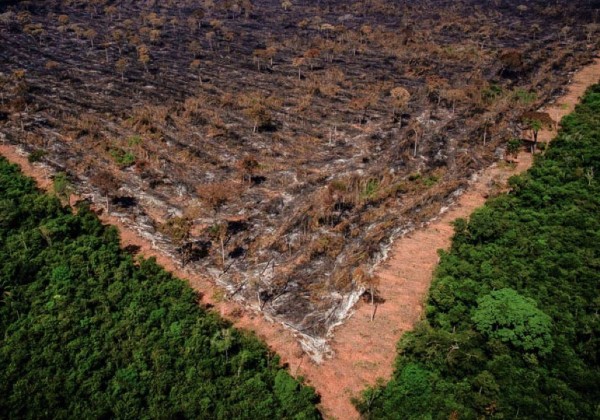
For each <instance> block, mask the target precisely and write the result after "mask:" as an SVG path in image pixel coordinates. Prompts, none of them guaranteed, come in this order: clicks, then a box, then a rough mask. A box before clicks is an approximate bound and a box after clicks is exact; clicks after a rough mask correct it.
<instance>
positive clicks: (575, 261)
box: [357, 85, 600, 419]
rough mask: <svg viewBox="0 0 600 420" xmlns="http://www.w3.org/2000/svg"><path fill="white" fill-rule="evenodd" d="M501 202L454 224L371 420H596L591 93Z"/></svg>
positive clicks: (599, 99)
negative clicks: (417, 320)
mask: <svg viewBox="0 0 600 420" xmlns="http://www.w3.org/2000/svg"><path fill="white" fill-rule="evenodd" d="M562 126H563V129H562V130H561V132H560V133H559V135H558V136H557V138H556V139H555V140H554V141H553V142H552V143H551V147H550V148H549V149H548V150H547V152H546V153H545V154H544V155H543V156H538V157H537V159H536V162H535V164H534V166H533V168H532V169H531V170H530V171H529V172H528V173H527V174H525V175H522V176H518V177H514V178H512V179H511V181H510V183H511V187H512V190H511V192H510V193H509V194H506V195H502V196H500V197H497V198H495V199H492V200H490V201H489V202H488V203H487V204H486V206H485V207H483V208H481V209H479V210H478V211H476V212H475V213H474V214H473V215H472V217H471V218H470V220H469V221H468V223H467V222H466V221H465V220H458V221H456V223H455V230H456V233H455V237H454V241H453V245H452V248H451V250H450V251H449V252H448V253H442V258H441V263H440V265H439V268H438V270H437V273H436V275H435V279H434V282H433V284H432V287H431V290H430V294H429V299H428V302H427V309H426V319H425V320H424V321H423V322H422V323H421V324H420V325H419V326H418V328H416V329H415V331H413V332H411V333H408V334H406V335H405V336H404V337H403V338H402V340H401V341H400V343H399V344H398V353H399V355H398V357H397V361H396V370H395V373H394V376H393V378H392V380H391V381H390V382H389V383H388V384H386V385H383V384H382V385H380V386H378V387H375V388H372V389H369V390H367V391H366V392H365V394H364V395H363V398H362V399H361V400H360V401H358V402H357V405H358V407H359V409H360V410H361V412H362V413H363V415H364V416H365V417H367V418H373V419H384V418H394V419H396V418H397V419H411V418H412V419H427V418H440V419H442V418H443V419H448V418H451V419H457V418H461V419H472V418H481V417H494V418H511V419H512V418H535V419H573V418H579V419H592V418H596V419H597V418H600V370H599V367H598V340H599V336H600V334H599V333H600V328H599V327H600V325H599V313H598V312H599V309H600V294H599V293H598V292H599V285H600V282H599V280H600V182H599V181H598V176H597V174H598V172H600V85H596V86H594V87H593V88H591V89H590V90H589V91H588V92H587V94H586V96H585V98H584V99H583V102H582V104H580V105H579V106H578V107H577V109H576V111H575V112H574V113H573V114H571V115H569V116H568V117H566V118H564V119H563V122H562Z"/></svg>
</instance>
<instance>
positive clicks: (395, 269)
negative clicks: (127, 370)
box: [0, 59, 600, 419]
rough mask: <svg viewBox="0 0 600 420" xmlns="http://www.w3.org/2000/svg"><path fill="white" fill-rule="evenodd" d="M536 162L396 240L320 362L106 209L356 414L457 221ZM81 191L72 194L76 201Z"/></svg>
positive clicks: (418, 305)
mask: <svg viewBox="0 0 600 420" xmlns="http://www.w3.org/2000/svg"><path fill="white" fill-rule="evenodd" d="M599 78H600V59H596V60H595V61H594V62H593V64H591V65H589V66H587V67H585V68H583V69H582V70H581V71H579V72H578V73H577V74H576V75H575V76H574V78H573V81H572V83H571V84H570V86H569V87H568V90H567V92H566V93H565V94H564V95H563V96H562V97H560V98H559V99H558V100H557V102H556V103H555V104H553V105H552V106H550V107H549V108H547V109H546V110H545V111H546V112H548V113H549V114H550V115H551V116H552V117H553V118H554V119H555V120H557V121H558V120H560V118H562V117H563V116H564V115H566V114H567V113H569V112H571V111H572V110H573V108H574V107H575V104H577V103H578V102H579V99H580V97H581V95H582V94H583V93H584V91H585V89H586V88H587V87H588V86H589V85H591V84H593V83H597V82H598V80H599ZM553 135H554V132H551V131H545V132H540V135H539V138H540V141H548V140H550V139H551V138H552V136H553ZM0 154H2V155H3V156H5V157H6V158H7V159H9V160H10V161H12V162H14V163H17V164H19V165H20V166H21V169H22V171H23V172H24V173H25V174H26V175H28V176H30V177H32V178H34V179H36V181H37V182H38V184H39V186H40V187H41V188H44V189H47V190H49V189H51V186H52V182H51V179H50V175H51V174H50V173H49V171H48V170H47V169H46V168H45V167H43V166H41V165H39V164H31V163H29V162H28V160H27V157H26V155H25V154H23V153H20V151H19V150H18V148H16V147H15V146H12V145H5V144H0ZM531 163H532V157H531V155H530V154H529V153H525V152H522V153H520V154H519V155H518V158H517V163H516V164H510V165H509V164H505V163H499V164H496V165H493V166H491V167H490V168H488V169H487V170H485V171H483V173H481V174H480V175H479V176H478V177H477V179H475V180H473V182H472V183H471V185H470V187H469V188H468V190H467V191H466V192H465V193H464V194H462V195H461V196H460V198H459V199H458V201H457V203H455V204H454V205H453V206H452V208H451V209H449V210H448V211H446V212H445V213H443V215H441V216H440V217H439V218H438V219H436V220H434V221H432V222H430V223H429V224H427V225H426V226H425V227H423V228H421V229H418V230H416V231H414V232H412V233H410V234H407V235H405V236H404V237H402V238H400V239H399V240H397V241H396V242H395V243H394V245H393V248H392V249H391V251H390V253H389V258H388V260H387V261H386V262H385V263H384V264H382V265H381V266H380V267H379V268H378V270H377V271H376V273H375V274H376V276H377V277H378V279H379V285H378V292H379V295H380V296H381V297H382V298H383V299H384V300H385V301H384V303H383V304H380V305H378V306H377V309H376V313H375V318H374V319H373V321H371V316H372V313H373V309H372V306H370V305H369V304H368V303H359V304H358V305H357V307H356V308H355V313H354V315H353V316H352V317H351V318H350V319H349V320H347V322H346V323H345V324H343V325H342V326H340V327H338V328H337V329H336V331H335V337H334V338H333V340H332V343H331V345H332V348H333V351H334V356H333V358H331V359H328V360H325V361H324V362H323V363H322V364H319V365H317V364H315V363H314V362H312V361H310V359H309V358H308V356H306V355H305V354H304V353H303V352H302V350H301V348H300V346H299V344H298V341H297V340H296V339H295V337H294V336H293V333H292V332H291V331H289V330H286V329H285V328H284V327H283V326H282V325H281V324H279V323H273V322H269V321H267V320H266V319H265V318H264V317H263V316H261V315H260V314H255V313H253V312H252V311H249V310H247V309H245V308H243V307H242V306H241V305H239V304H237V303H236V302H232V301H224V300H222V298H220V296H222V295H223V294H222V292H221V289H219V288H218V287H217V286H215V284H214V283H212V282H211V281H209V280H207V278H204V277H201V276H198V275H195V274H191V273H189V272H188V271H187V270H182V269H180V268H179V265H178V264H177V263H175V262H174V261H172V260H171V259H170V258H169V257H167V256H165V255H163V254H161V253H160V252H159V251H157V250H156V249H155V248H154V247H153V245H152V243H151V242H150V241H147V240H145V239H143V238H141V237H139V236H138V235H137V234H136V233H135V232H134V231H132V230H131V229H129V228H128V227H127V226H126V225H124V224H123V223H122V222H121V221H120V220H119V219H118V218H116V217H113V216H110V215H106V214H102V215H101V216H100V218H101V219H102V220H103V221H104V222H105V223H110V224H113V225H115V226H117V227H118V228H119V229H120V231H121V241H122V244H123V245H124V246H126V245H137V246H139V247H140V248H141V250H140V252H141V253H142V255H144V256H145V257H152V256H153V257H156V259H157V261H158V262H159V263H160V264H161V265H163V266H164V267H165V268H166V269H167V270H170V271H171V272H173V273H174V274H175V275H177V276H179V277H181V278H184V279H186V280H187V281H189V283H190V284H191V285H192V286H193V287H194V288H195V289H196V290H198V291H199V292H201V293H202V303H204V304H211V305H214V308H215V310H217V311H218V312H219V313H220V314H221V315H223V316H224V317H226V318H228V319H230V320H231V321H232V322H233V323H234V324H235V325H236V326H237V327H239V328H243V329H246V330H251V331H254V332H255V333H256V335H257V336H258V337H260V338H261V339H263V340H264V341H266V342H267V344H268V345H269V346H270V348H271V349H272V350H273V351H275V352H277V353H278V354H279V355H280V356H281V358H282V360H283V362H284V363H287V364H288V365H289V368H290V371H291V373H292V374H294V375H300V376H303V377H304V378H305V379H306V381H307V382H308V384H310V385H312V386H314V387H315V388H316V390H317V392H318V393H319V394H320V395H321V398H322V402H321V410H322V412H323V414H324V416H325V417H326V418H338V419H353V418H358V413H357V412H356V410H355V409H354V407H353V405H352V404H351V401H350V399H351V398H352V397H356V396H359V394H360V392H361V391H362V390H363V389H364V388H365V387H366V386H367V385H372V384H374V383H375V382H376V380H377V379H378V378H383V379H388V378H389V377H390V376H391V374H392V372H393V360H394V358H395V356H396V351H395V348H396V343H397V341H398V340H399V338H400V337H401V335H402V333H403V332H405V331H407V330H410V329H412V328H413V327H414V325H415V323H416V322H417V321H418V320H419V319H420V318H421V315H422V310H423V302H424V299H425V296H426V294H427V290H428V288H429V285H430V282H431V279H432V273H433V270H434V268H435V266H436V264H437V262H438V254H437V250H438V249H446V248H448V247H449V245H450V242H451V238H452V235H453V229H452V226H451V222H452V221H453V220H455V219H456V218H460V217H463V218H464V217H468V216H469V214H471V213H472V212H473V210H475V209H476V208H477V207H480V206H481V205H482V204H483V203H484V202H485V200H486V198H487V197H488V196H489V195H490V194H494V193H497V192H498V191H501V190H503V189H504V188H505V185H506V180H507V179H508V178H509V177H510V176H511V175H514V174H517V173H520V172H523V171H525V170H527V169H528V168H529V167H530V166H531ZM76 198H77V197H72V200H74V199H76Z"/></svg>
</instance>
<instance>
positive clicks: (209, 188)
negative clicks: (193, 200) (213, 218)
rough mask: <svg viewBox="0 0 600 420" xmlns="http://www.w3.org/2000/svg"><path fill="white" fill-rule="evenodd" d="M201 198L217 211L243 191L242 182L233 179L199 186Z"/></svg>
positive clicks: (198, 190)
mask: <svg viewBox="0 0 600 420" xmlns="http://www.w3.org/2000/svg"><path fill="white" fill-rule="evenodd" d="M197 192H198V195H199V196H200V198H201V200H202V201H203V202H204V203H205V204H207V205H208V206H209V207H210V208H212V209H213V211H214V212H215V213H216V212H218V211H219V209H220V208H221V207H222V206H223V205H225V204H226V203H228V202H230V201H233V200H234V198H235V197H237V196H238V195H239V193H240V192H241V188H240V184H238V183H236V182H233V181H223V182H212V183H210V184H204V185H200V186H199V187H198V188H197Z"/></svg>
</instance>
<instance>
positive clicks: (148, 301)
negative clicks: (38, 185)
mask: <svg viewBox="0 0 600 420" xmlns="http://www.w3.org/2000/svg"><path fill="white" fill-rule="evenodd" d="M0 261H2V263H1V264H0V337H2V339H1V341H0V395H2V398H0V417H2V418H178V417H182V418H219V419H233V418H240V419H244V418H274V419H275V418H277V419H279V418H288V419H292V418H294V419H311V418H319V414H318V412H317V410H316V408H315V403H316V402H317V398H316V396H315V394H314V392H313V390H312V389H311V388H309V387H305V386H303V385H302V384H300V383H299V382H297V381H296V380H294V379H293V378H292V377H291V376H290V375H289V374H288V373H287V372H286V371H285V370H284V369H283V368H282V367H281V366H280V362H279V359H278V357H277V356H275V355H273V354H272V353H270V352H269V351H267V349H266V348H265V346H264V345H263V344H261V343H260V342H259V341H258V340H257V339H256V338H254V337H253V336H251V335H249V334H245V333H242V332H239V331H237V330H235V329H233V328H232V327H231V326H230V325H229V324H228V323H226V322H225V321H223V320H222V319H220V318H219V317H218V316H216V315H215V314H213V313H211V312H209V311H206V310H204V309H202V308H200V307H199V305H198V296H197V295H196V294H195V292H194V291H193V290H192V289H191V288H190V287H189V286H188V285H187V284H186V283H184V282H183V281H181V280H179V279H176V278H174V277H173V276H171V275H170V274H168V273H166V272H165V271H164V270H162V269H161V268H160V267H159V266H157V264H156V263H155V262H154V260H152V259H150V260H144V259H141V258H136V259H134V258H133V257H132V256H131V255H129V254H127V253H125V252H124V251H122V250H121V249H120V248H119V238H118V234H117V231H116V229H115V228H112V227H111V228H107V227H105V226H103V225H102V224H101V223H100V222H99V221H98V219H97V218H96V216H95V215H94V214H93V213H91V212H90V210H89V209H88V208H87V206H86V205H80V206H79V208H78V211H77V214H73V213H71V211H69V210H67V209H65V208H64V207H62V206H61V204H60V201H59V199H58V198H54V197H50V196H47V195H44V194H41V193H39V192H38V191H36V189H35V187H34V183H33V181H32V180H30V179H27V178H25V177H23V176H22V175H21V174H20V173H19V172H18V170H17V168H16V166H13V165H10V164H8V163H7V161H6V160H4V159H3V158H0Z"/></svg>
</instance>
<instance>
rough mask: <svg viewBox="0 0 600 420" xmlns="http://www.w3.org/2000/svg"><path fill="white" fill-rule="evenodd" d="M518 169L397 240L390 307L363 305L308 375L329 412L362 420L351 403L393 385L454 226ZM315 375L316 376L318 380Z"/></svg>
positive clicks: (557, 111) (563, 108) (383, 289)
mask: <svg viewBox="0 0 600 420" xmlns="http://www.w3.org/2000/svg"><path fill="white" fill-rule="evenodd" d="M599 80H600V59H596V60H595V61H594V63H593V64H591V65H589V66H587V67H585V68H584V69H582V70H581V71H579V72H578V73H577V74H576V75H574V78H573V82H572V83H571V84H570V86H569V89H568V91H567V92H566V93H565V95H564V96H562V97H561V98H559V99H558V100H557V102H556V103H555V104H553V105H552V106H550V107H548V108H546V109H545V111H546V112H548V113H549V114H550V115H551V117H552V118H553V119H554V120H556V121H560V119H561V118H562V117H563V116H564V115H566V114H568V113H570V112H571V111H573V109H574V108H575V105H576V104H577V103H578V102H579V100H580V97H581V95H582V94H583V93H584V92H585V90H586V88H587V87H588V86H590V85H591V84H594V83H597V82H598V81H599ZM555 134H556V133H555V132H552V131H544V132H540V133H539V139H540V141H549V140H550V139H552V137H553V136H554V135H555ZM517 160H518V164H517V165H515V166H514V167H512V168H511V167H510V166H508V165H502V164H500V165H494V166H492V167H490V168H488V169H487V170H485V171H484V172H483V173H482V174H481V175H480V176H479V177H478V179H477V180H476V181H475V182H473V184H472V185H471V186H470V188H469V189H468V190H467V191H466V193H464V194H463V195H462V196H461V197H460V199H459V200H458V202H457V203H456V205H454V206H453V207H452V208H451V209H450V210H449V211H447V212H446V213H444V214H443V215H442V216H441V217H440V218H439V219H438V220H436V221H433V222H432V223H430V224H429V225H427V226H426V227H425V228H423V229H419V230H416V231H414V232H413V233H411V234H408V235H407V236H404V237H402V238H400V239H399V240H397V241H396V242H395V243H394V245H393V248H392V250H391V251H390V253H389V255H390V257H389V259H388V260H387V261H386V262H385V263H384V264H382V265H381V266H380V267H379V268H378V269H377V270H376V275H377V277H378V278H379V287H378V289H379V291H380V294H381V296H382V297H383V299H385V303H383V304H382V305H380V306H379V307H378V308H377V312H376V315H375V319H374V321H373V322H371V314H372V307H371V306H370V305H369V304H366V303H359V305H358V307H357V308H356V310H355V313H354V315H353V316H352V318H350V319H349V320H348V321H346V322H345V323H344V324H343V325H342V326H340V327H339V328H338V329H337V330H336V331H335V337H334V339H333V343H332V347H333V350H334V352H335V357H334V358H333V359H332V360H328V361H326V362H325V363H324V364H323V365H322V366H320V367H319V368H317V369H316V371H315V372H312V369H311V371H310V373H309V371H308V369H307V370H305V371H303V372H302V373H303V374H304V375H305V376H306V377H308V378H310V379H311V382H312V383H313V384H314V385H315V386H316V387H317V389H318V390H319V391H320V392H321V394H322V395H323V407H324V409H325V412H326V413H327V414H328V415H331V416H332V417H335V418H338V419H340V420H341V419H343V420H346V419H352V418H357V417H358V414H357V413H356V411H355V410H354V407H353V406H352V405H351V403H350V397H352V396H357V395H358V394H359V393H360V391H361V390H363V389H364V388H365V387H366V385H367V384H374V383H375V381H376V380H377V378H385V379H388V378H390V377H391V375H392V372H393V364H394V359H395V357H396V343H397V342H398V340H399V339H400V336H401V335H402V333H403V332H405V331H407V330H410V329H412V328H413V326H414V325H415V323H416V322H417V321H418V320H419V319H420V317H421V314H422V312H423V302H424V300H425V297H426V294H427V291H428V289H429V285H430V283H431V280H432V273H433V270H434V269H435V266H436V265H437V262H438V254H437V250H438V249H440V248H443V249H447V248H449V246H450V243H451V239H452V235H453V234H454V230H453V228H452V225H451V223H452V221H453V220H455V219H457V218H459V217H463V218H466V217H468V216H469V215H470V214H471V213H472V212H473V210H475V209H476V208H478V207H480V206H481V205H483V203H484V202H485V200H486V197H487V196H488V194H489V193H490V191H491V190H492V189H493V188H498V186H502V185H504V184H505V183H506V180H507V179H508V178H509V177H510V176H512V175H514V174H517V173H520V172H523V171H525V170H527V169H528V168H529V167H530V166H531V164H532V156H531V155H530V154H529V153H524V152H523V153H520V154H519V156H518V158H517ZM313 375H316V376H315V377H314V376H313Z"/></svg>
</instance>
